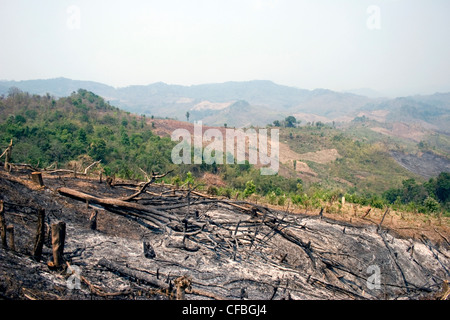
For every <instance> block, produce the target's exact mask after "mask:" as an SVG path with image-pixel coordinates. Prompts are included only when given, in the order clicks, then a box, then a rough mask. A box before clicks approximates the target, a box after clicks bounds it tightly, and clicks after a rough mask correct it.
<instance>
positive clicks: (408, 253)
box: [0, 170, 450, 300]
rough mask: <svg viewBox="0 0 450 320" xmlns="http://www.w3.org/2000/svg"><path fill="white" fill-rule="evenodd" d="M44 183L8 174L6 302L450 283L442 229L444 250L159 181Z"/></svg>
mask: <svg viewBox="0 0 450 320" xmlns="http://www.w3.org/2000/svg"><path fill="white" fill-rule="evenodd" d="M42 177H43V183H44V186H39V185H37V184H36V183H34V182H33V181H32V180H31V178H30V172H26V171H20V170H15V171H14V170H13V172H11V173H7V172H5V171H3V170H1V171H0V200H2V201H3V208H4V220H5V225H7V226H12V227H13V228H8V230H7V231H8V232H6V233H5V239H6V247H3V248H1V249H0V278H1V282H0V297H1V298H3V299H13V300H22V299H30V300H34V299H36V300H40V299H44V300H57V299H64V300H67V299H71V300H72V299H74V300H88V299H123V300H141V299H142V300H143V299H164V300H167V299H192V300H194V299H208V300H211V299H217V300H218V299H226V300H235V299H236V300H237V299H250V300H256V299H258V300H271V299H275V300H280V299H318V300H321V299H334V300H349V299H350V300H353V299H358V300H359V299H374V300H378V299H382V300H384V299H438V298H441V297H442V293H443V292H445V290H444V291H443V288H444V289H445V288H446V282H445V281H446V280H448V278H449V277H450V270H449V266H450V264H449V262H450V252H449V243H448V242H447V239H448V233H446V232H448V231H447V229H446V228H444V227H443V228H438V227H434V228H435V230H436V232H438V233H439V234H440V237H438V238H440V239H441V241H436V240H435V239H431V238H429V237H427V236H425V235H424V234H422V235H421V234H420V232H419V233H418V235H417V236H415V237H406V236H404V235H400V234H398V233H396V232H393V231H392V230H390V229H389V227H387V226H386V225H385V224H383V220H381V221H378V222H377V223H349V222H345V221H338V220H334V219H331V218H330V217H329V216H325V215H322V214H318V213H317V214H314V215H311V214H309V215H306V214H299V213H295V214H294V213H292V212H289V211H286V210H278V209H274V208H269V207H264V206H261V205H257V204H254V203H250V202H244V201H234V200H230V199H225V198H215V197H210V196H208V195H205V194H202V193H200V192H197V191H196V190H195V189H191V188H190V187H189V186H184V187H183V186H182V187H175V186H170V185H163V184H159V183H157V181H158V180H157V178H156V177H155V176H154V175H153V176H150V177H148V180H147V181H146V182H137V181H108V183H106V182H105V181H103V182H99V179H98V178H92V177H86V176H78V177H73V175H68V174H49V173H45V172H44V173H43V175H42ZM42 209H43V210H42ZM39 212H41V213H40V214H39ZM40 216H41V217H42V218H43V220H39V219H40V218H39V217H40ZM42 218H41V219H42ZM40 221H41V227H42V229H40V230H41V231H40V232H42V235H43V236H42V237H41V240H40V241H42V250H41V252H38V253H40V254H38V255H37V254H36V244H37V242H39V239H38V238H39V237H38V235H39V232H38V230H39V228H38V227H39V223H40ZM386 221H387V219H386ZM42 222H43V223H42ZM60 222H63V225H64V230H65V234H64V237H63V239H62V244H63V248H60V249H59V250H60V251H59V252H60V253H61V257H60V258H61V259H60V260H59V261H55V244H57V241H56V240H55V234H54V233H52V228H53V226H54V225H55V224H56V223H60ZM94 222H95V223H94ZM11 230H13V238H14V239H11V238H10V236H11ZM59 240H60V241H61V239H59ZM12 241H13V243H14V248H12ZM2 244H3V243H2ZM59 244H60V246H61V243H59ZM38 251H39V250H38Z"/></svg>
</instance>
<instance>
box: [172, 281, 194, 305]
mask: <svg viewBox="0 0 450 320" xmlns="http://www.w3.org/2000/svg"><path fill="white" fill-rule="evenodd" d="M174 282H175V287H176V288H177V293H176V299H177V300H185V299H186V289H190V288H191V279H189V278H188V277H185V276H182V277H179V278H177V279H175V281H174Z"/></svg>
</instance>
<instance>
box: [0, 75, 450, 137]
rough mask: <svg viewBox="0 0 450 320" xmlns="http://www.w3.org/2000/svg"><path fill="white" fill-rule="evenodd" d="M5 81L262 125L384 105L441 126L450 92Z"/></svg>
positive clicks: (164, 112)
mask: <svg viewBox="0 0 450 320" xmlns="http://www.w3.org/2000/svg"><path fill="white" fill-rule="evenodd" d="M10 87H17V88H19V89H21V90H22V91H26V92H29V93H31V94H40V95H45V94H46V93H49V94H51V95H54V96H57V97H63V96H68V95H70V94H71V93H72V92H74V91H77V90H78V89H80V88H82V89H86V90H89V91H92V92H94V93H96V94H98V95H100V96H102V97H103V98H104V99H105V100H107V101H109V102H110V103H111V104H112V105H115V106H117V107H120V108H122V109H124V110H127V111H130V112H134V113H138V114H147V115H154V116H159V117H170V118H175V119H179V120H185V119H187V118H186V113H187V112H189V121H197V120H202V121H203V122H204V123H205V124H207V125H220V126H222V125H224V124H225V123H227V125H228V126H236V127H242V126H250V125H256V126H257V125H266V124H268V123H272V122H273V121H274V120H276V119H283V118H284V117H286V116H288V115H294V116H295V115H297V116H298V117H300V118H299V120H302V119H301V117H302V115H308V117H305V119H306V118H310V119H320V120H321V121H322V120H323V121H325V122H331V121H337V122H339V121H351V120H352V119H354V118H355V117H356V116H358V115H360V114H361V112H363V113H364V112H366V114H367V115H369V117H370V112H373V111H375V110H387V111H389V112H388V113H387V116H386V117H385V121H407V122H416V121H418V122H425V123H427V124H429V125H431V126H432V127H436V128H439V129H440V130H443V131H448V130H449V129H447V128H449V127H450V125H449V124H450V93H436V94H433V95H427V96H410V97H401V98H395V99H387V98H370V97H367V96H364V95H359V94H355V93H350V92H336V91H332V90H328V89H315V90H306V89H299V88H295V87H289V86H284V85H278V84H276V83H274V82H271V81H268V80H253V81H245V82H236V81H229V82H224V83H213V84H200V85H192V86H182V85H169V84H165V83H163V82H157V83H153V84H149V85H132V86H128V87H122V88H114V87H112V86H109V85H106V84H102V83H99V82H94V81H80V80H71V79H67V78H55V79H46V80H25V81H0V94H7V93H8V90H9V88H10ZM365 91H366V92H369V91H368V90H365ZM237 102H239V104H238V106H236V103H237ZM405 113H406V114H405ZM405 115H406V117H405Z"/></svg>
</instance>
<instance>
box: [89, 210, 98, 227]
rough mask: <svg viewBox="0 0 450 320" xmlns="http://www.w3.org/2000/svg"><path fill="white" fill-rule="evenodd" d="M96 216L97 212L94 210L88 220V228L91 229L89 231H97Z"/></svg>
mask: <svg viewBox="0 0 450 320" xmlns="http://www.w3.org/2000/svg"><path fill="white" fill-rule="evenodd" d="M97 215H98V211H97V210H95V211H94V212H93V213H92V214H91V217H90V218H89V227H90V228H91V230H97Z"/></svg>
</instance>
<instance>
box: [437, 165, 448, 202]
mask: <svg viewBox="0 0 450 320" xmlns="http://www.w3.org/2000/svg"><path fill="white" fill-rule="evenodd" d="M436 197H437V198H438V199H439V200H440V201H442V202H443V203H445V202H447V201H448V200H449V197H450V173H449V172H441V173H440V174H439V176H438V177H437V179H436Z"/></svg>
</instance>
